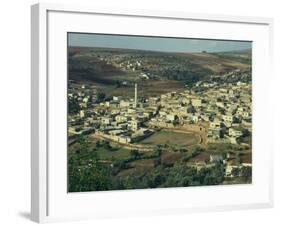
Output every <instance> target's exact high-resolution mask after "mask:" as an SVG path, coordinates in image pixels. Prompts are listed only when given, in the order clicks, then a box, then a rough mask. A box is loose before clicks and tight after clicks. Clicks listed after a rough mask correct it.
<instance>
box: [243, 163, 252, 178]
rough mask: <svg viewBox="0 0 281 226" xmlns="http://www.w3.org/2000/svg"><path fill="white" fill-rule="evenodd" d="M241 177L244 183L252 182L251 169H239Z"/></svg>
mask: <svg viewBox="0 0 281 226" xmlns="http://www.w3.org/2000/svg"><path fill="white" fill-rule="evenodd" d="M241 177H243V178H244V179H245V180H246V181H251V180H252V167H250V166H244V167H242V168H241Z"/></svg>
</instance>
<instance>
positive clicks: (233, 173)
mask: <svg viewBox="0 0 281 226" xmlns="http://www.w3.org/2000/svg"><path fill="white" fill-rule="evenodd" d="M231 174H232V176H233V177H239V175H240V170H239V168H238V167H235V168H233V169H232V170H231Z"/></svg>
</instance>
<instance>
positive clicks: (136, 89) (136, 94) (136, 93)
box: [135, 83, 138, 108]
mask: <svg viewBox="0 0 281 226" xmlns="http://www.w3.org/2000/svg"><path fill="white" fill-rule="evenodd" d="M137 104H138V84H137V83H135V108H136V107H137Z"/></svg>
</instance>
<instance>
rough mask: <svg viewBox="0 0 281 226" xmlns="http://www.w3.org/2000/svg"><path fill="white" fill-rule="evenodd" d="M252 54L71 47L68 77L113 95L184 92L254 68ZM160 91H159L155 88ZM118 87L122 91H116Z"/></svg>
mask: <svg viewBox="0 0 281 226" xmlns="http://www.w3.org/2000/svg"><path fill="white" fill-rule="evenodd" d="M250 63H251V54H250V52H249V51H240V52H224V53H171V52H156V51H143V50H131V49H110V48H85V47H69V49H68V75H69V79H70V80H73V81H74V82H76V83H91V84H94V85H95V86H96V87H97V88H100V89H102V90H103V91H104V92H108V93H110V94H111V95H122V94H124V93H126V94H128V95H133V93H132V92H133V89H132V87H133V84H134V83H135V82H137V83H138V84H139V92H140V95H159V94H161V93H165V92H170V91H175V90H179V89H183V88H184V86H185V85H186V84H193V83H195V82H197V81H200V80H204V79H209V78H210V76H211V75H214V74H216V75H221V76H223V75H224V73H226V72H230V71H234V70H237V69H239V70H241V71H248V70H250V68H251V65H250ZM156 86H157V87H158V89H155V87H156ZM116 88H118V89H116Z"/></svg>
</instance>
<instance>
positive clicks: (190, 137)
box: [140, 130, 200, 147]
mask: <svg viewBox="0 0 281 226" xmlns="http://www.w3.org/2000/svg"><path fill="white" fill-rule="evenodd" d="M199 141H200V138H199V136H198V135H197V134H194V133H184V132H175V131H168V130H161V131H158V132H156V133H154V134H153V135H151V136H150V137H148V138H146V139H144V140H142V141H141V142H140V143H141V144H147V145H164V144H167V145H173V146H177V147H185V146H190V145H195V144H198V143H199Z"/></svg>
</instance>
